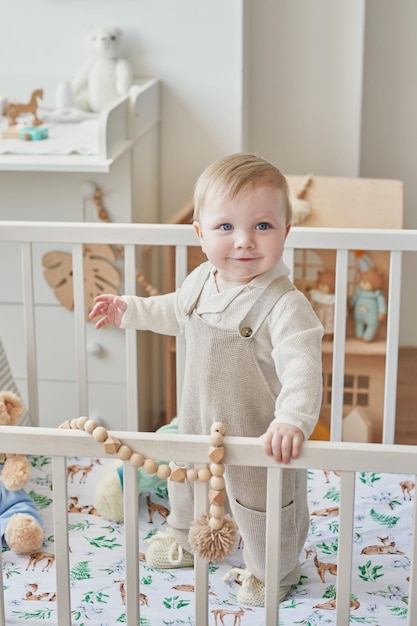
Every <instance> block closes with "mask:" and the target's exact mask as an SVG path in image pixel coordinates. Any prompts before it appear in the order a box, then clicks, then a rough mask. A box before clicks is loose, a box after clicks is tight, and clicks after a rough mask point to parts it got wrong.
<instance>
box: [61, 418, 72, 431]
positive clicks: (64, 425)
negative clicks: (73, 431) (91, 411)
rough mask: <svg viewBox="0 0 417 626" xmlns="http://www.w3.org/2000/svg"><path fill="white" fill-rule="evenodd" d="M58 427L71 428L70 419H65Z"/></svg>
mask: <svg viewBox="0 0 417 626" xmlns="http://www.w3.org/2000/svg"><path fill="white" fill-rule="evenodd" d="M60 428H65V429H67V428H71V421H70V420H66V421H65V422H63V423H62V424H61V425H60Z"/></svg>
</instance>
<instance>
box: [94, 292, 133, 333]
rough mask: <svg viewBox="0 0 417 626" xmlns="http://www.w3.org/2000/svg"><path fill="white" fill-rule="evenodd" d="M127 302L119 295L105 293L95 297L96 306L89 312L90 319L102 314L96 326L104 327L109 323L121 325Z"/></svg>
mask: <svg viewBox="0 0 417 626" xmlns="http://www.w3.org/2000/svg"><path fill="white" fill-rule="evenodd" d="M126 308H127V304H126V302H124V300H122V299H121V298H120V297H119V296H114V295H108V294H104V295H102V296H97V297H96V298H94V306H93V308H92V310H91V313H90V314H89V316H88V317H89V318H90V320H92V319H93V318H95V317H98V316H102V317H100V319H99V320H98V321H97V322H96V324H95V327H96V328H97V329H98V328H102V327H103V326H108V325H109V324H114V325H115V326H120V324H121V322H122V317H123V314H124V312H125V311H126Z"/></svg>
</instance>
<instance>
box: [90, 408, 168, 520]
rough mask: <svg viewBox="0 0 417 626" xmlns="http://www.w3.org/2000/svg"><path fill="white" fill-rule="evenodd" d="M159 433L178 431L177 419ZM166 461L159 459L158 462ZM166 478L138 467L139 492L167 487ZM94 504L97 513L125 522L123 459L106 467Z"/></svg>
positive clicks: (95, 492)
mask: <svg viewBox="0 0 417 626" xmlns="http://www.w3.org/2000/svg"><path fill="white" fill-rule="evenodd" d="M157 432H158V433H168V434H169V433H177V432H178V424H177V419H176V418H174V419H173V420H172V421H171V423H170V424H166V425H165V426H162V427H161V428H159V429H158V430H157ZM164 462H165V461H158V464H161V463H164ZM166 484H167V480H166V478H158V476H157V475H156V474H148V473H147V472H145V471H144V470H143V469H142V468H139V469H138V492H139V493H147V492H149V491H152V490H154V489H158V488H161V487H166ZM94 506H95V508H96V510H97V513H98V514H99V515H100V516H101V517H103V518H104V519H107V520H109V521H111V522H116V523H120V522H123V461H121V460H119V459H117V460H116V461H113V462H112V463H109V465H108V466H107V467H106V469H105V471H104V473H103V477H102V478H101V480H100V482H99V483H98V485H97V486H96V489H95V491H94Z"/></svg>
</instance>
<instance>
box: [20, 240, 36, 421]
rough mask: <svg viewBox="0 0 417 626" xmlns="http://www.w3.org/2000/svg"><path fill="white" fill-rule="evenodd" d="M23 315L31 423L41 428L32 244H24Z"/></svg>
mask: <svg viewBox="0 0 417 626" xmlns="http://www.w3.org/2000/svg"><path fill="white" fill-rule="evenodd" d="M21 256H22V280H23V315H24V325H25V335H26V337H25V339H26V363H27V365H26V369H27V379H28V400H29V402H28V405H29V406H30V421H31V423H32V424H33V426H39V395H38V365H37V361H36V332H35V304H34V303H35V298H34V290H33V271H32V244H31V243H22V245H21Z"/></svg>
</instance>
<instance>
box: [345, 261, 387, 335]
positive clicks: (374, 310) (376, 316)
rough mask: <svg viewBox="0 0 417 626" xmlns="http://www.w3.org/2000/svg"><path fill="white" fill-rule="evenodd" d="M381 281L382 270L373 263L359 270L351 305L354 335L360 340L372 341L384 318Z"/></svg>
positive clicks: (384, 304) (385, 310) (384, 305)
mask: <svg viewBox="0 0 417 626" xmlns="http://www.w3.org/2000/svg"><path fill="white" fill-rule="evenodd" d="M383 282H384V280H383V275H382V272H381V271H380V270H379V269H378V268H376V267H374V266H373V265H372V266H371V267H368V268H366V269H365V270H364V271H361V272H360V277H359V286H358V287H357V289H356V292H355V294H354V295H353V297H352V299H351V306H352V307H353V316H354V319H355V335H356V337H357V338H358V339H361V340H362V341H372V340H373V339H374V338H375V335H376V333H377V330H378V327H379V324H380V322H381V321H383V320H385V319H386V316H387V305H386V301H385V296H384V294H383V292H382V286H383Z"/></svg>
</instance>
